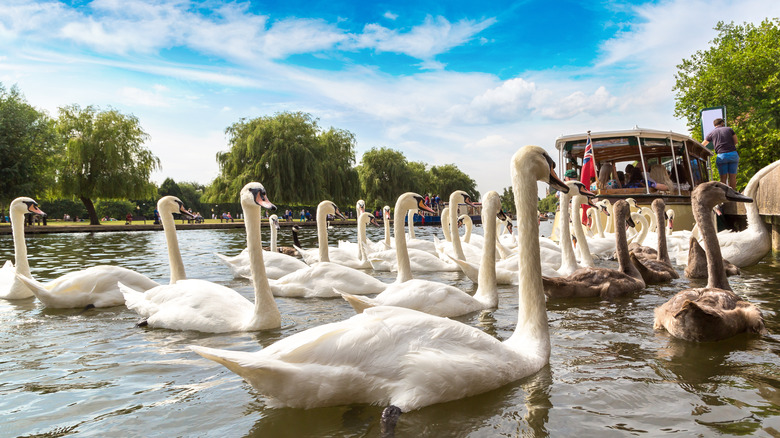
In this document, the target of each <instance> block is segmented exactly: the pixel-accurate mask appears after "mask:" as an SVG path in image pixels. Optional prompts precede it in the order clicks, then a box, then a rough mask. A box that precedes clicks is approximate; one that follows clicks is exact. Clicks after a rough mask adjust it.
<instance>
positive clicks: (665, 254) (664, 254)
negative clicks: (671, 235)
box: [655, 208, 672, 265]
mask: <svg viewBox="0 0 780 438" xmlns="http://www.w3.org/2000/svg"><path fill="white" fill-rule="evenodd" d="M657 210H658V211H656V212H655V221H656V223H658V224H662V223H664V209H663V208H659V209H657ZM658 260H661V261H662V262H665V263H667V264H669V265H671V264H672V259H671V258H669V248H668V246H667V243H666V227H663V226H659V227H658Z"/></svg>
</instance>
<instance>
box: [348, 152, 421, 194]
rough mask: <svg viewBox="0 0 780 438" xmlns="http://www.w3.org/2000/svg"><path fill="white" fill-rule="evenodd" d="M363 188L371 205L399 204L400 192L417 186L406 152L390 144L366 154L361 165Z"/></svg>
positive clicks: (359, 168) (359, 167)
mask: <svg viewBox="0 0 780 438" xmlns="http://www.w3.org/2000/svg"><path fill="white" fill-rule="evenodd" d="M357 171H358V175H359V178H360V190H361V192H362V194H363V197H364V199H365V200H366V202H367V203H368V205H370V206H372V208H381V207H382V206H384V205H390V206H392V205H395V200H396V198H398V197H399V196H400V195H402V194H404V193H406V192H408V191H412V190H415V189H414V188H413V187H412V184H413V181H412V180H413V179H414V174H413V170H412V168H410V167H409V163H407V161H406V157H405V156H404V154H403V153H401V152H399V151H396V150H393V149H390V148H373V149H371V150H370V151H368V152H366V153H364V154H363V158H362V159H361V160H360V165H359V166H358V168H357Z"/></svg>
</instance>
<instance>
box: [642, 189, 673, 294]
mask: <svg viewBox="0 0 780 438" xmlns="http://www.w3.org/2000/svg"><path fill="white" fill-rule="evenodd" d="M651 206H652V210H653V213H655V216H656V223H658V224H663V222H664V216H665V214H666V213H665V212H664V208H665V207H666V205H665V204H664V201H663V199H661V198H657V199H655V200H653V203H652V204H651ZM657 230H658V232H657V234H656V236H657V240H658V251H657V252H655V251H654V250H653V252H655V254H653V253H652V252H643V251H641V250H640V249H639V248H638V249H637V250H634V251H631V254H630V256H631V263H633V264H634V266H635V267H636V268H637V270H638V271H639V273H640V274H642V279H643V280H644V281H645V283H646V284H658V283H666V282H669V281H672V280H673V279H675V278H680V275H679V274H677V271H676V270H675V269H674V266H672V260H671V259H670V258H669V251H668V249H667V247H666V228H665V227H663V226H659V227H658V228H657Z"/></svg>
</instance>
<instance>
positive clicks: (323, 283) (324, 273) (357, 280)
mask: <svg viewBox="0 0 780 438" xmlns="http://www.w3.org/2000/svg"><path fill="white" fill-rule="evenodd" d="M269 284H270V285H271V290H272V291H273V294H274V295H275V296H282V297H321V298H323V297H331V298H332V297H338V296H339V294H338V292H337V290H339V291H342V292H347V293H349V294H352V295H366V294H378V293H380V292H382V291H383V290H385V288H386V287H387V284H386V283H383V282H381V281H379V280H377V279H376V278H374V277H373V276H371V275H368V274H366V273H365V272H362V271H358V270H355V269H351V268H348V267H346V266H342V265H339V264H336V263H330V262H320V263H317V264H315V265H312V266H310V267H308V268H307V269H301V270H298V271H295V272H293V273H291V274H288V275H285V276H284V277H282V278H280V279H278V280H269Z"/></svg>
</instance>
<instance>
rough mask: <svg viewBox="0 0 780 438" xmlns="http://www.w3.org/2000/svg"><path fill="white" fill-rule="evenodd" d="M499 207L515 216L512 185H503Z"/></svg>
mask: <svg viewBox="0 0 780 438" xmlns="http://www.w3.org/2000/svg"><path fill="white" fill-rule="evenodd" d="M501 209H502V210H503V211H504V212H509V213H511V214H512V216H515V195H514V192H513V191H512V186H509V187H504V193H502V194H501Z"/></svg>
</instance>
